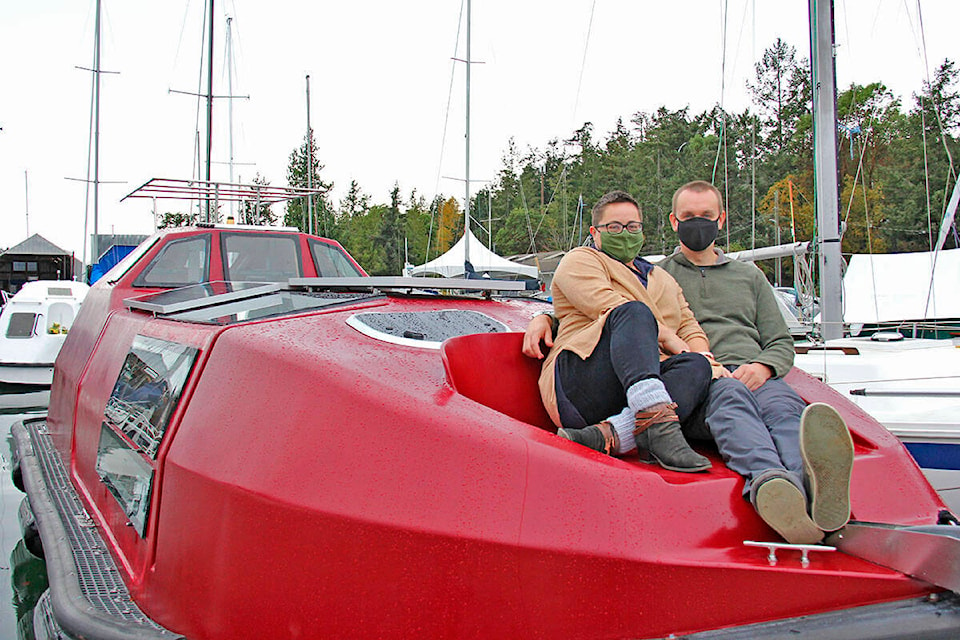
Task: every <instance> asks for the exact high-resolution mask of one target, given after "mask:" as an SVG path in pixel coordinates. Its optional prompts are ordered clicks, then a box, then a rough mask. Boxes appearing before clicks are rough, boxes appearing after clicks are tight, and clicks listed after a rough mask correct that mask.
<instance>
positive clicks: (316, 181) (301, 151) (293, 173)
mask: <svg viewBox="0 0 960 640" xmlns="http://www.w3.org/2000/svg"><path fill="white" fill-rule="evenodd" d="M309 135H310V143H311V145H312V149H313V154H312V156H313V163H312V165H313V166H312V167H310V168H309V170H308V168H307V164H308V162H309V159H310V155H311V154H309V153H308V147H307V144H308V142H307V136H306V135H304V137H303V144H301V145H300V146H299V147H297V148H296V149H294V150H293V151H291V152H290V161H289V163H288V164H287V184H289V185H290V186H291V187H298V188H302V189H305V188H306V187H307V175H308V174H310V183H311V188H313V189H318V190H319V191H320V193H319V194H317V195H314V196H313V197H312V208H313V218H314V224H313V232H314V233H315V234H317V235H325V234H326V235H334V234H333V231H334V217H333V209H332V207H331V206H330V203H329V200H328V194H329V192H330V190H331V189H332V188H333V183H332V182H324V181H323V180H321V179H320V172H321V171H322V170H323V165H321V164H320V161H319V160H318V159H317V143H316V142H315V141H313V130H312V129H311V130H310V132H309ZM307 209H308V207H307V202H306V198H299V199H297V200H291V201H289V202H287V208H286V212H285V214H284V217H283V223H284V224H285V225H286V226H288V227H297V228H298V229H300V230H301V231H307V230H309V228H310V224H309V221H308V220H307Z"/></svg>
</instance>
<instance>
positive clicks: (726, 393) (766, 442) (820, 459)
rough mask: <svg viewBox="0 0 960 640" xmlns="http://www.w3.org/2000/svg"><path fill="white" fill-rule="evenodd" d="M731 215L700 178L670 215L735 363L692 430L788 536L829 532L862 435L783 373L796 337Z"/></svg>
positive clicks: (699, 301) (803, 538) (533, 326)
mask: <svg viewBox="0 0 960 640" xmlns="http://www.w3.org/2000/svg"><path fill="white" fill-rule="evenodd" d="M725 220H726V212H725V211H724V209H723V199H722V197H721V194H720V192H719V191H718V190H717V189H716V188H715V187H714V186H713V185H711V184H709V183H707V182H702V181H696V182H691V183H688V184H685V185H683V186H682V187H680V188H679V189H678V190H677V191H676V193H675V194H674V197H673V211H672V212H671V214H670V222H671V225H672V226H673V228H674V230H676V231H677V232H678V235H679V238H680V247H679V248H678V249H677V251H675V252H674V254H673V255H671V256H670V257H668V258H667V259H666V260H664V261H663V262H662V263H661V265H662V266H663V268H664V269H665V270H666V271H667V272H669V273H670V274H672V275H673V276H674V278H675V279H676V281H677V282H679V284H680V285H681V287H682V288H683V290H684V292H685V293H686V295H687V300H688V302H689V304H690V308H691V309H692V311H693V313H694V315H695V316H696V318H697V319H698V320H699V321H700V322H701V323H702V326H703V330H704V331H705V332H706V334H707V336H708V337H709V339H710V344H711V346H712V349H713V352H714V354H716V358H717V360H719V361H720V362H722V363H724V365H725V366H726V367H727V370H728V371H729V375H727V376H722V377H719V378H717V379H715V380H714V381H713V383H712V384H711V385H710V389H709V392H708V397H707V400H706V402H705V403H704V404H703V405H702V413H699V414H698V415H696V416H693V418H692V419H691V421H690V424H689V426H688V428H687V433H688V435H690V436H691V437H706V438H712V439H713V440H714V441H715V442H716V444H717V449H718V450H719V452H720V455H721V457H723V459H724V461H725V462H726V464H727V466H728V467H730V468H731V469H733V470H734V471H736V472H737V473H739V474H740V475H742V476H743V477H744V479H745V483H744V490H743V491H744V497H745V498H747V499H749V500H750V502H751V504H753V506H754V508H755V509H756V510H757V512H758V514H759V515H760V517H761V518H763V520H764V521H765V522H766V523H767V524H768V525H770V527H771V528H773V529H774V530H775V531H777V532H778V533H779V534H780V535H781V536H783V537H784V539H786V540H787V541H788V542H792V543H815V542H819V541H820V540H821V539H822V538H823V535H824V532H825V531H835V530H837V529H840V528H841V527H843V526H844V525H845V524H846V522H847V520H848V519H849V517H850V499H849V490H850V489H849V487H850V472H851V470H852V467H853V443H852V441H851V439H850V435H849V432H848V431H847V428H846V425H845V424H844V423H843V420H842V419H841V418H840V416H839V414H837V412H836V411H835V410H834V409H833V408H832V407H829V406H827V405H823V404H816V405H811V406H810V407H805V405H804V403H803V400H802V399H801V398H800V397H799V396H798V395H797V394H796V392H794V391H793V389H791V388H790V386H789V385H787V384H786V383H785V382H783V380H782V379H781V378H780V376H782V375H784V374H786V373H787V372H788V371H789V370H790V368H791V367H792V366H793V355H794V352H793V340H792V339H791V337H790V334H789V332H788V331H787V327H786V324H785V323H784V321H783V318H782V316H781V315H780V312H779V310H778V309H777V306H776V302H775V300H774V298H773V292H772V291H771V290H770V287H769V286H768V285H767V282H766V279H765V278H764V276H763V274H762V273H761V272H760V270H759V269H757V268H756V267H755V266H753V265H750V264H746V263H741V262H738V261H735V260H729V259H728V258H727V257H726V256H725V255H724V254H723V253H722V252H721V251H720V250H719V249H718V248H717V247H716V246H715V240H716V237H717V234H718V232H719V229H720V228H722V226H723V224H724V222H725ZM748 292H749V293H748ZM731 301H735V303H731ZM547 325H548V323H547V322H546V320H543V319H540V318H534V320H533V321H531V323H530V325H529V326H528V329H527V335H526V336H525V339H524V353H525V354H527V355H529V356H532V357H538V356H537V353H538V352H539V342H540V340H541V339H543V340H544V342H545V344H547V345H548V346H550V345H551V342H552V335H551V327H549V326H547Z"/></svg>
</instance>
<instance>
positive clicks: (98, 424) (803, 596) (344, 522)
mask: <svg viewBox="0 0 960 640" xmlns="http://www.w3.org/2000/svg"><path fill="white" fill-rule="evenodd" d="M191 233H204V232H203V231H196V232H191ZM185 237H192V236H190V235H189V234H188V235H187V236H185ZM177 239H179V236H176V235H173V234H170V235H168V236H164V237H163V238H162V239H161V240H159V241H158V242H157V243H156V244H154V245H152V246H151V247H148V249H147V250H146V251H143V252H141V253H140V257H139V259H135V260H134V261H132V263H131V264H130V265H128V271H127V272H125V275H122V276H119V277H114V278H113V280H112V282H108V283H107V284H105V285H103V286H101V285H97V287H94V291H93V292H91V295H93V293H94V292H96V291H97V290H98V287H99V298H98V299H99V300H100V301H101V302H100V303H99V304H98V305H96V304H95V305H90V304H88V305H85V306H84V311H83V312H82V313H81V315H80V317H79V318H78V320H77V326H76V327H75V328H74V330H73V331H71V333H70V336H69V338H68V341H67V345H66V346H65V347H64V350H63V352H62V355H61V358H60V359H59V360H58V363H57V375H56V378H55V383H54V392H53V393H54V397H53V398H52V402H51V408H50V414H49V416H48V417H47V418H46V419H45V420H38V421H33V422H27V423H25V424H23V425H21V426H18V427H16V428H15V431H16V438H17V442H18V446H19V450H20V453H21V457H22V463H21V464H22V469H23V476H24V481H25V484H26V488H27V492H28V495H29V496H30V501H31V504H32V505H33V507H34V510H35V511H36V516H37V521H38V524H39V527H40V533H41V537H42V539H43V543H44V548H45V551H46V552H47V557H48V566H50V567H51V571H50V573H51V584H52V585H53V591H52V592H51V593H52V596H51V599H50V602H51V605H50V610H51V611H52V615H53V618H55V619H56V620H57V621H58V623H59V624H61V625H62V626H63V627H65V628H66V630H67V631H68V632H69V633H72V634H74V635H78V636H79V635H83V636H84V637H104V638H106V637H122V634H124V633H129V637H171V635H174V636H175V635H176V634H181V635H182V636H185V637H188V638H196V639H204V640H207V639H209V640H219V639H221V638H238V637H300V638H312V637H317V638H320V637H336V636H376V637H409V636H410V635H412V634H415V635H418V636H428V637H498V636H505V635H508V634H509V635H511V636H514V637H543V636H546V637H663V636H667V635H670V634H675V635H682V634H693V633H703V634H706V635H705V636H704V637H711V636H710V635H709V634H710V633H711V632H712V631H716V630H722V629H725V630H728V631H727V632H729V630H730V629H731V628H737V629H739V630H740V631H742V632H743V633H747V634H749V636H750V637H778V634H782V633H783V632H784V629H797V630H801V631H806V632H808V633H814V634H816V632H817V630H821V631H822V630H823V629H827V628H830V629H836V628H841V629H844V630H846V631H847V632H849V633H852V634H854V635H856V633H857V631H856V630H857V629H869V628H876V626H875V625H878V624H882V625H884V628H885V630H891V632H896V630H897V628H898V627H897V625H901V627H902V628H903V629H904V631H903V637H909V636H908V634H907V631H906V625H907V623H906V620H907V618H905V617H904V612H907V611H908V612H909V615H910V616H911V617H909V625H910V626H909V629H910V631H911V633H913V632H916V631H917V630H918V629H920V630H921V631H922V630H932V629H935V628H940V629H943V628H960V613H958V610H957V609H956V602H955V600H954V598H953V597H952V596H949V595H948V596H946V597H943V598H942V599H940V600H939V601H937V602H934V601H932V600H931V599H930V598H929V597H928V596H929V595H930V594H940V593H941V592H943V591H944V589H943V587H942V586H937V584H943V581H942V580H941V579H940V573H938V572H937V571H932V572H928V571H927V569H926V568H923V567H914V568H913V569H910V570H908V569H905V568H903V567H902V566H901V570H896V569H892V568H888V566H890V565H893V564H896V565H897V566H900V564H898V563H899V562H900V561H899V560H897V559H896V558H893V557H892V556H890V558H891V562H890V563H886V564H887V565H888V566H882V565H883V564H884V563H883V562H881V560H883V558H881V559H879V560H878V559H877V558H873V559H874V561H875V562H871V561H868V560H865V559H864V558H863V557H858V556H857V555H855V554H854V553H853V551H855V550H856V549H853V550H848V551H849V552H844V551H843V550H842V549H841V550H838V551H832V550H827V548H826V547H824V548H819V549H815V550H806V549H796V548H790V547H789V546H784V545H779V544H778V537H777V536H776V534H775V533H774V532H773V531H772V530H770V529H768V528H767V527H766V525H764V524H763V522H762V521H761V520H760V519H759V518H758V517H757V516H756V514H755V513H754V512H753V510H752V508H751V507H750V505H749V504H748V503H747V502H745V501H744V500H743V499H742V498H741V488H742V484H741V483H742V479H741V478H739V477H738V476H737V475H736V474H734V473H732V472H730V471H729V470H727V469H726V468H725V467H724V466H723V464H722V462H721V461H720V460H719V458H718V456H717V454H716V451H715V450H714V449H712V447H710V446H709V445H703V446H698V449H699V450H700V451H702V452H703V453H705V454H706V455H708V456H711V457H712V458H713V461H714V466H713V469H712V470H711V471H709V472H708V473H704V474H697V475H695V476H691V475H687V474H679V473H674V472H671V471H666V470H663V469H660V468H658V467H650V466H646V465H641V464H639V463H635V462H633V461H630V460H624V459H617V458H610V457H606V456H603V455H600V454H598V453H595V452H593V451H590V450H588V449H586V448H584V447H580V446H578V445H576V444H574V443H571V442H569V441H566V440H563V439H561V438H558V437H556V436H555V435H554V433H553V428H552V426H551V425H550V423H549V420H548V419H547V418H546V415H545V413H544V412H543V409H542V406H541V405H540V401H539V395H538V391H537V387H536V377H537V374H538V371H539V366H538V363H536V362H533V361H530V360H526V359H525V358H523V356H522V355H520V352H519V345H520V334H519V333H517V332H518V331H519V330H521V329H522V328H523V327H524V326H525V325H526V323H527V321H528V320H529V318H530V317H531V315H532V313H533V312H534V311H536V310H539V309H542V308H545V306H544V304H543V302H541V301H539V300H537V299H535V298H524V297H521V296H520V293H519V291H518V290H519V289H521V288H522V285H515V284H513V283H498V282H490V281H465V280H461V281H441V280H438V281H433V280H430V281H424V280H416V281H412V280H409V279H402V278H393V279H389V278H388V279H382V278H365V277H362V275H363V274H362V272H360V273H358V274H354V275H356V276H360V277H338V278H327V277H319V278H318V277H315V275H316V274H315V273H312V272H311V270H310V269H309V268H306V265H307V264H309V263H307V262H304V263H303V265H304V272H305V273H304V274H303V277H297V278H294V279H292V280H288V282H287V283H286V284H280V283H274V284H259V285H256V286H238V285H236V284H222V285H217V284H203V285H197V286H194V287H190V288H187V289H173V290H169V291H157V290H156V289H154V290H153V291H154V293H153V294H151V295H148V296H136V295H135V294H136V293H138V292H137V291H136V286H135V283H136V278H137V277H140V276H141V275H142V274H143V272H144V269H145V267H146V266H147V265H149V264H151V261H153V260H155V259H156V256H158V255H160V254H161V253H162V252H163V251H164V247H165V246H166V245H167V244H168V243H169V242H172V241H174V240H177ZM297 239H298V240H297V241H298V242H299V243H300V244H299V246H300V248H301V255H306V254H307V252H308V251H309V250H310V245H309V242H310V240H309V239H308V238H304V237H302V236H297ZM223 242H224V241H223V240H222V239H220V240H215V239H214V238H213V237H211V238H210V243H211V244H210V246H211V247H213V246H215V245H216V244H218V243H219V244H220V246H221V247H222V246H223ZM334 248H336V247H334ZM220 251H221V254H220V255H221V261H222V260H223V253H222V249H220ZM215 253H216V252H215V251H213V250H211V255H213V254H215ZM350 263H351V264H352V261H350ZM211 270H212V267H211ZM425 284H430V285H435V286H436V288H435V289H432V290H429V291H427V290H425V289H424V285H425ZM441 288H442V289H441ZM123 299H127V301H126V302H124V303H122V304H118V303H119V302H120V301H121V300H123ZM88 308H89V309H92V310H91V311H90V312H89V313H88V312H87V310H88ZM83 323H87V326H85V327H84V328H83V329H82V330H78V329H79V328H80V327H79V325H81V324H83ZM75 338H76V340H75ZM72 341H75V342H76V344H71V342H72ZM788 381H789V382H790V383H791V384H792V385H793V386H794V388H795V389H796V390H797V391H798V392H799V393H800V395H801V396H802V397H803V398H804V399H805V400H807V401H808V402H814V401H825V402H829V403H830V404H832V405H833V406H834V407H836V408H837V409H838V410H839V411H840V413H841V414H842V415H843V417H844V418H845V419H846V420H847V422H848V424H849V425H850V428H851V431H852V433H853V437H854V442H855V455H856V460H855V465H854V472H853V484H852V506H853V514H854V518H855V519H856V520H858V521H862V522H868V523H885V524H886V525H887V526H888V528H889V531H891V532H893V533H894V534H896V535H900V536H901V537H902V536H905V535H908V534H909V533H910V532H911V531H914V529H913V528H915V527H924V528H926V529H930V528H931V527H933V530H934V534H932V535H934V536H935V537H936V539H937V541H942V540H946V539H947V538H949V536H945V535H942V530H941V529H938V528H937V523H938V522H941V521H943V519H944V517H945V516H943V515H942V514H943V513H944V512H945V508H944V505H943V504H942V502H941V501H940V499H939V497H938V496H937V494H936V493H935V492H934V491H933V489H932V488H931V487H930V486H929V484H928V483H927V482H926V480H925V479H924V477H923V475H922V474H921V472H920V471H919V469H918V468H917V466H916V465H915V464H914V462H913V460H912V459H911V458H910V456H909V455H908V454H907V452H906V451H905V450H904V448H903V447H902V445H901V444H900V443H899V442H898V441H897V440H896V439H895V438H894V437H893V436H891V435H890V434H889V433H888V432H887V431H886V430H884V429H883V428H882V427H881V426H880V425H879V424H877V423H876V422H875V421H873V420H872V419H871V418H869V416H867V415H866V414H864V413H863V412H862V411H860V410H859V409H858V408H857V407H856V406H855V405H853V404H851V403H849V402H848V401H846V400H845V399H844V398H843V397H841V396H839V395H838V394H836V393H835V392H833V391H831V390H830V389H829V388H827V387H826V386H824V385H822V384H820V383H819V382H818V381H816V380H814V379H812V378H810V377H809V376H806V375H805V374H802V373H800V372H798V371H796V370H794V372H793V373H791V375H790V376H789V377H788ZM58 474H59V476H58ZM58 478H59V479H58ZM71 509H73V511H71ZM858 526H861V525H853V527H851V528H850V529H849V531H851V532H854V533H856V532H858V531H859V532H860V534H862V530H859V529H856V527H858ZM940 526H941V527H942V526H943V525H940ZM944 528H946V527H944ZM863 530H866V531H867V535H869V534H870V533H871V532H873V533H874V534H876V531H877V529H870V528H869V527H867V528H865V529H863ZM88 534H90V535H88ZM860 534H858V535H860ZM83 537H87V538H90V539H91V540H92V542H91V544H94V546H96V545H100V546H99V547H97V548H99V549H100V550H101V551H102V553H101V556H103V558H104V559H106V560H108V561H110V563H112V565H113V569H110V567H107V569H105V570H104V571H103V572H102V573H106V574H110V575H113V576H114V580H115V581H114V583H111V585H110V587H109V589H115V590H116V591H117V595H118V597H120V598H127V600H124V602H125V603H126V604H124V605H123V606H126V607H127V611H128V612H133V613H132V614H131V615H129V616H127V618H130V619H126V618H123V616H121V617H120V618H119V619H118V618H117V617H116V616H113V617H112V616H111V615H108V612H107V611H106V609H108V608H109V607H108V606H106V605H102V604H101V603H100V602H99V601H96V602H94V601H93V600H95V599H93V597H92V596H90V595H89V594H88V593H86V592H85V591H84V589H85V587H84V586H83V584H81V583H82V582H83V581H82V580H81V581H76V580H74V582H71V577H70V574H71V573H72V574H73V576H74V577H76V576H77V575H78V574H80V575H84V576H86V573H84V572H87V571H88V570H89V571H90V572H91V574H96V573H97V570H93V569H90V567H88V566H87V565H84V566H82V567H81V566H80V565H81V563H80V562H79V561H78V560H77V558H79V557H81V556H82V555H83V554H82V550H77V547H76V545H78V544H80V543H81V542H83V541H82V540H80V541H79V542H78V540H79V538H83ZM854 537H855V536H854ZM93 538H95V540H94V539H93ZM861 539H862V535H861ZM65 541H69V543H70V544H66V542H65ZM745 541H746V542H760V543H764V544H765V545H766V546H762V547H761V548H755V547H753V546H750V545H745V544H744V543H745ZM71 545H73V546H71ZM949 546H950V545H949V542H947V543H944V548H947V547H949ZM767 547H773V548H774V552H775V560H771V559H770V556H771V553H770V551H769V550H768V548H767ZM841 547H842V545H841ZM92 555H96V554H92ZM877 562H879V564H878V563H877ZM94 569H96V568H94ZM904 571H906V573H904ZM954 573H955V572H954ZM908 574H909V575H908ZM911 576H920V577H926V580H919V579H917V578H916V577H911ZM954 577H955V576H954ZM84 579H86V578H84ZM947 581H948V582H949V578H948V580H947ZM54 583H59V586H56V585H54ZM947 586H949V585H947ZM109 589H108V590H109ZM107 599H108V600H109V598H107ZM851 610H853V611H854V612H856V615H855V616H851V615H849V614H850V612H851ZM840 612H842V613H840ZM133 618H135V619H133ZM837 625H839V627H837ZM857 625H861V626H859V627H858V626H857ZM870 625H874V626H870ZM937 625H939V627H938V626H937ZM944 625H947V626H944ZM950 625H952V627H951V626H950ZM716 633H724V632H721V631H716ZM111 634H114V635H111ZM116 634H120V635H116ZM137 634H146V635H137ZM149 634H154V635H153V636H150V635H149ZM163 634H168V635H163ZM894 635H895V634H894ZM716 637H720V636H716ZM724 637H726V636H724ZM891 637H893V636H891Z"/></svg>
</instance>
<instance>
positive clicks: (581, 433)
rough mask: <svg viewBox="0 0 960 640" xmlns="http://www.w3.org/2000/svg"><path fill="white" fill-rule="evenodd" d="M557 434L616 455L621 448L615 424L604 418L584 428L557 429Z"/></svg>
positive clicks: (595, 449) (596, 449)
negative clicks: (614, 427)
mask: <svg viewBox="0 0 960 640" xmlns="http://www.w3.org/2000/svg"><path fill="white" fill-rule="evenodd" d="M557 435H558V436H560V437H561V438H564V439H565V440H571V441H573V442H576V443H577V444H582V445H583V446H585V447H589V448H591V449H593V450H594V451H599V452H601V453H606V454H607V455H611V456H612V455H614V454H616V453H617V451H618V450H619V448H620V438H618V437H617V432H616V431H614V429H613V425H612V424H610V423H609V422H607V421H606V420H604V421H603V422H600V423H599V424H592V425H590V426H589V427H583V428H582V429H564V428H563V427H560V428H559V429H557Z"/></svg>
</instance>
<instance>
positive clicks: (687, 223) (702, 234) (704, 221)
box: [677, 217, 720, 251]
mask: <svg viewBox="0 0 960 640" xmlns="http://www.w3.org/2000/svg"><path fill="white" fill-rule="evenodd" d="M718 222H719V218H718V219H717V220H710V219H709V218H697V217H694V218H689V219H687V220H678V221H677V235H678V236H680V242H681V243H683V246H685V247H686V248H687V249H690V250H691V251H703V250H704V249H706V248H707V247H709V246H710V245H711V243H713V241H714V240H716V239H717V233H719V231H720V226H719V224H718Z"/></svg>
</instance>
